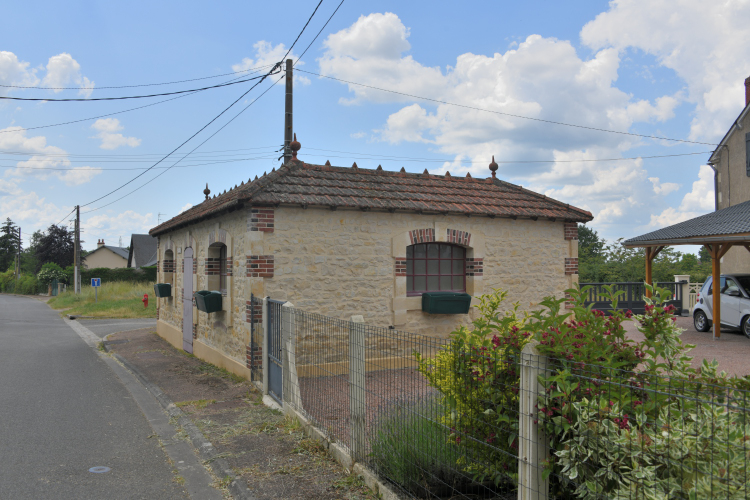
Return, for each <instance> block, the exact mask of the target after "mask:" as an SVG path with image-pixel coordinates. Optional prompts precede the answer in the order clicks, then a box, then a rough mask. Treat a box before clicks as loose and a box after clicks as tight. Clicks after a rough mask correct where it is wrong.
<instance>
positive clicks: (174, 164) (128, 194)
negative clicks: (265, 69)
mask: <svg viewBox="0 0 750 500" xmlns="http://www.w3.org/2000/svg"><path fill="white" fill-rule="evenodd" d="M283 78H284V77H283V76H282V77H281V78H279V79H278V80H277V81H275V82H274V83H273V84H272V85H271V86H270V87H268V88H267V89H266V90H264V91H263V93H262V94H260V95H259V96H258V97H256V98H255V100H253V101H252V102H250V103H249V104H248V105H247V106H245V108H244V109H243V110H242V111H240V112H239V113H237V114H236V115H235V116H234V117H233V118H232V119H231V120H229V121H228V122H227V123H225V124H224V125H223V126H222V127H221V128H220V129H218V130H217V131H215V132H214V133H213V134H211V135H210V136H209V137H208V138H207V139H206V140H205V141H203V142H201V143H200V144H198V145H197V146H196V147H195V148H194V149H193V150H192V151H191V152H190V153H192V152H193V151H195V150H196V149H198V148H199V147H201V146H203V145H204V144H205V143H206V142H208V141H209V140H210V139H211V138H212V137H213V136H215V135H216V134H218V133H219V132H221V130H222V129H223V128H224V127H226V126H227V125H229V124H230V123H232V121H234V119H235V118H237V117H238V116H240V115H241V114H242V113H243V112H245V110H246V109H247V108H249V107H250V106H252V105H253V103H255V102H256V101H258V99H260V98H261V97H263V96H264V95H265V94H266V92H268V91H269V90H271V89H272V88H274V87H275V86H276V84H277V83H279V82H280V81H281V80H282V79H283ZM190 153H188V155H189V154H190ZM186 156H187V155H186ZM273 158H274V157H271V158H270V159H273ZM183 159H184V157H183V158H180V159H179V160H177V161H176V162H175V163H173V164H172V165H171V166H169V167H167V168H166V169H164V170H163V171H162V172H160V173H159V175H155V176H154V177H153V178H151V179H149V180H148V181H146V182H144V183H143V184H141V185H140V186H138V187H137V188H135V189H134V190H132V191H130V192H129V193H127V194H125V195H123V196H121V197H119V198H117V199H116V200H114V201H111V202H109V203H107V204H106V205H102V206H100V207H96V208H92V209H91V210H87V211H86V212H84V213H85V214H87V213H90V212H95V211H96V210H100V209H102V208H104V207H108V206H110V205H112V204H114V203H117V202H118V201H120V200H122V199H123V198H125V197H127V196H130V195H131V194H133V193H135V192H136V191H138V190H139V189H141V188H142V187H145V186H146V185H147V184H150V183H151V182H153V181H155V180H156V179H158V178H159V177H161V176H162V175H164V174H166V173H167V171H168V170H169V169H171V168H172V167H175V166H176V165H177V164H178V163H179V162H181V161H182V160H183ZM178 168H179V167H178ZM144 173H145V172H144Z"/></svg>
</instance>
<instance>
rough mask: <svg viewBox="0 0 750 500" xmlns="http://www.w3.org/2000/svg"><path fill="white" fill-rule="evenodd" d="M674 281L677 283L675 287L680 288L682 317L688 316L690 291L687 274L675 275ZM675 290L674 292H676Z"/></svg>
mask: <svg viewBox="0 0 750 500" xmlns="http://www.w3.org/2000/svg"><path fill="white" fill-rule="evenodd" d="M674 280H675V281H676V282H677V284H676V285H675V288H676V287H679V288H680V298H681V299H682V316H689V315H690V291H689V290H688V283H689V282H690V275H689V274H675V275H674ZM676 291H677V290H675V292H676Z"/></svg>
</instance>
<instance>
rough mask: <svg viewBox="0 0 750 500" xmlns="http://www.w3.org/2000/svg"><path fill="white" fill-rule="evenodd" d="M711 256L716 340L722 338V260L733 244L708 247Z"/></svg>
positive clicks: (717, 244) (716, 244)
mask: <svg viewBox="0 0 750 500" xmlns="http://www.w3.org/2000/svg"><path fill="white" fill-rule="evenodd" d="M706 248H708V251H709V253H710V254H711V271H712V280H713V281H712V283H711V289H712V292H711V293H713V299H714V307H713V309H714V310H713V320H714V340H716V339H718V338H721V258H722V257H724V255H725V254H726V253H727V252H728V251H729V249H730V248H732V244H731V243H724V244H723V245H722V244H721V243H714V244H713V245H706Z"/></svg>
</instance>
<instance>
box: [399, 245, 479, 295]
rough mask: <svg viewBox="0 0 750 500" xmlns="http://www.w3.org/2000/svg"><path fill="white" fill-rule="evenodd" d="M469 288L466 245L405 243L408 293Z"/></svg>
mask: <svg viewBox="0 0 750 500" xmlns="http://www.w3.org/2000/svg"><path fill="white" fill-rule="evenodd" d="M438 291H450V292H464V291H466V249H464V248H463V247H460V246H458V245H451V244H449V243H419V244H416V245H410V246H408V247H406V293H407V295H419V294H421V293H423V292H438Z"/></svg>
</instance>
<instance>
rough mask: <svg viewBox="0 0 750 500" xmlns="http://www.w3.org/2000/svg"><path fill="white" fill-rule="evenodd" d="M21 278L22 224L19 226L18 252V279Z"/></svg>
mask: <svg viewBox="0 0 750 500" xmlns="http://www.w3.org/2000/svg"><path fill="white" fill-rule="evenodd" d="M20 278H21V226H18V252H16V281H18V280H19V279H20Z"/></svg>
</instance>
